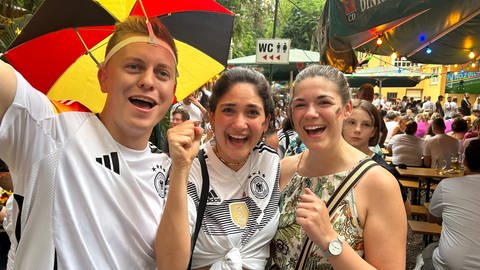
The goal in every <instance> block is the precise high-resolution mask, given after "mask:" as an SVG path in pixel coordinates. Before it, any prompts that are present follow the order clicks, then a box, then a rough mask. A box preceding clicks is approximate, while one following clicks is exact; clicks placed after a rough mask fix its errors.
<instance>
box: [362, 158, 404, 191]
mask: <svg viewBox="0 0 480 270" xmlns="http://www.w3.org/2000/svg"><path fill="white" fill-rule="evenodd" d="M357 188H358V190H359V191H360V192H365V193H367V194H383V195H385V196H389V195H391V194H395V193H397V192H400V186H399V185H398V182H397V180H396V179H395V177H394V176H393V175H392V174H391V173H390V172H388V171H387V170H386V169H384V168H383V167H382V166H373V167H372V168H370V169H369V170H368V171H367V172H366V173H365V175H364V176H363V177H362V179H361V181H360V182H359V183H358V186H357ZM371 197H376V198H378V197H380V196H371Z"/></svg>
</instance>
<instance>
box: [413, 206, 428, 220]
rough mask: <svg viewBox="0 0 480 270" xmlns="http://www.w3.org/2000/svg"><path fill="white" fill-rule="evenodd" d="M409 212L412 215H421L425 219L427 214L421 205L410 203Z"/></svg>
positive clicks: (426, 210)
mask: <svg viewBox="0 0 480 270" xmlns="http://www.w3.org/2000/svg"><path fill="white" fill-rule="evenodd" d="M410 213H411V215H412V217H421V218H423V219H424V220H426V219H427V216H428V209H427V208H426V207H425V206H423V205H415V204H412V205H410Z"/></svg>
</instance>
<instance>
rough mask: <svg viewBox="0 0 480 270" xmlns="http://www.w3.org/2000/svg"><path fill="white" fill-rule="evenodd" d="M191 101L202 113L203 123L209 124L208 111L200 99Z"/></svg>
mask: <svg viewBox="0 0 480 270" xmlns="http://www.w3.org/2000/svg"><path fill="white" fill-rule="evenodd" d="M190 101H192V103H193V104H194V105H195V106H197V107H198V108H199V109H200V111H201V112H202V118H203V121H205V122H208V111H207V109H205V108H204V107H203V106H202V104H201V103H200V102H199V101H198V99H196V98H194V97H192V98H190Z"/></svg>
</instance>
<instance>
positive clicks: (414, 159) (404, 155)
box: [387, 120, 424, 167]
mask: <svg viewBox="0 0 480 270" xmlns="http://www.w3.org/2000/svg"><path fill="white" fill-rule="evenodd" d="M416 131H417V123H416V122H415V121H412V120H410V121H409V122H408V123H407V125H406V126H405V134H397V135H395V136H393V137H392V138H391V139H390V141H389V142H388V145H387V149H388V151H389V152H390V153H391V154H392V163H393V164H394V165H399V164H405V165H407V166H415V167H421V166H422V165H423V161H422V154H423V145H424V141H423V139H420V138H418V137H416V136H415V132H416Z"/></svg>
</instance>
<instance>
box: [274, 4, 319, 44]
mask: <svg viewBox="0 0 480 270" xmlns="http://www.w3.org/2000/svg"><path fill="white" fill-rule="evenodd" d="M297 2H298V3H295V2H294V0H291V1H286V3H284V5H282V8H281V11H282V17H283V18H284V22H283V23H282V25H281V36H282V37H284V38H290V39H291V40H292V43H291V47H292V48H297V49H303V50H315V49H317V48H316V45H317V42H315V32H316V29H317V26H318V20H319V19H320V16H321V14H322V9H323V6H324V4H325V0H321V1H319V0H316V1H313V0H302V1H298V0H297Z"/></svg>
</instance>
